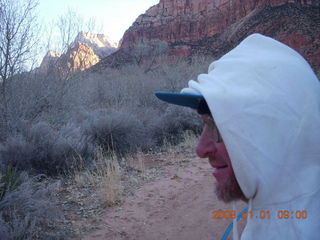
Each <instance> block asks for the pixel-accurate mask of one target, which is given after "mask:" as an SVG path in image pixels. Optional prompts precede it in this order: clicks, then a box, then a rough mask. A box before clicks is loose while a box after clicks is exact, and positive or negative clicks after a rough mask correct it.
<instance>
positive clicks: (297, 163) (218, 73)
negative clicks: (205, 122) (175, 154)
mask: <svg viewBox="0 0 320 240" xmlns="http://www.w3.org/2000/svg"><path fill="white" fill-rule="evenodd" d="M183 91H185V92H189V93H190V92H194V93H200V94H201V95H203V96H204V98H205V99H206V101H207V103H208V106H209V108H210V111H211V113H212V115H213V117H214V120H215V122H216V124H217V127H218V129H219V131H220V133H221V135H222V138H223V139H224V143H225V145H226V148H227V151H228V153H229V156H230V159H231V162H232V166H233V169H234V172H235V176H236V178H237V180H238V182H239V185H240V187H241V189H242V191H243V193H244V195H245V196H246V198H247V199H250V201H249V210H250V209H251V211H252V217H251V216H250V217H249V216H248V219H247V225H246V227H245V229H244V231H243V233H242V236H241V239H242V240H259V239H263V240H267V239H270V240H275V239H281V240H282V239H290V240H292V239H299V240H301V239H308V240H316V239H320V83H319V80H318V79H317V77H316V76H315V74H314V72H313V71H312V69H311V68H310V66H309V64H308V63H307V62H306V61H305V60H304V58H303V57H302V56H300V55H299V54H298V53H297V52H296V51H294V50H293V49H291V48H289V47H288V46H286V45H284V44H282V43H280V42H278V41H276V40H274V39H272V38H269V37H265V36H263V35H260V34H253V35H250V36H249V37H247V38H246V39H244V40H243V41H242V42H241V43H240V44H239V45H238V46H237V47H236V48H234V49H233V50H232V51H230V52H229V53H227V54H226V55H224V56H223V57H221V58H220V59H219V60H217V61H215V62H213V63H212V64H211V65H210V66H209V70H208V74H200V75H199V76H198V81H193V80H191V81H189V88H188V89H185V90H183ZM263 211H264V212H267V211H270V219H268V218H264V219H263V218H261V217H260V216H261V215H260V214H261V213H263ZM281 211H287V212H281ZM301 211H305V212H304V213H307V216H303V217H301V214H300V213H301ZM283 213H285V214H288V213H289V217H286V216H284V215H283ZM286 218H288V219H286ZM302 218H303V219H302Z"/></svg>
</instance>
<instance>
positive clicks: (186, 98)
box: [154, 91, 204, 109]
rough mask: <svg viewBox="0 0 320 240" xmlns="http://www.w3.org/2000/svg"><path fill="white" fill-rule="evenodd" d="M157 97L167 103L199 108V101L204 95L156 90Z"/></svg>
mask: <svg viewBox="0 0 320 240" xmlns="http://www.w3.org/2000/svg"><path fill="white" fill-rule="evenodd" d="M154 94H155V95H156V96H157V98H159V99H160V100H162V101H165V102H167V103H171V104H175V105H179V106H184V107H190V108H193V109H198V106H199V103H200V101H201V100H203V99H204V97H203V96H202V95H198V94H190V93H177V92H159V91H157V92H155V93H154Z"/></svg>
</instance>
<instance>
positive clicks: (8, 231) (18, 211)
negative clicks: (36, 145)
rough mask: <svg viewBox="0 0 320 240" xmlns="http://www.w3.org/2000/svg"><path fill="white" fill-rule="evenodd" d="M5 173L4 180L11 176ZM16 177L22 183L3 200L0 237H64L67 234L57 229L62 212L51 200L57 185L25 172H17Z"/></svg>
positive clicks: (10, 239) (27, 238)
mask: <svg viewBox="0 0 320 240" xmlns="http://www.w3.org/2000/svg"><path fill="white" fill-rule="evenodd" d="M6 174H8V172H7V173H4V176H2V177H1V179H2V181H3V180H4V179H7V180H8V179H10V177H8V176H6ZM9 174H11V173H9ZM17 176H18V177H17ZM16 177H17V179H19V183H20V185H19V186H17V187H16V188H15V189H14V190H12V191H8V192H6V194H5V195H4V196H3V199H1V201H0V239H5V240H17V239H24V240H25V239H26V240H29V239H30V240H31V239H64V238H65V235H66V234H67V233H66V232H65V231H60V233H58V231H57V230H58V222H60V221H62V220H63V215H62V213H61V212H60V211H59V209H58V208H57V205H56V204H55V203H54V202H53V199H52V198H53V193H54V192H55V188H56V187H57V185H56V184H48V185H45V184H44V183H39V182H37V181H36V179H35V178H33V179H32V178H29V177H28V175H27V174H25V173H21V174H19V173H17V172H16ZM9 182H10V181H9ZM9 182H7V184H9Z"/></svg>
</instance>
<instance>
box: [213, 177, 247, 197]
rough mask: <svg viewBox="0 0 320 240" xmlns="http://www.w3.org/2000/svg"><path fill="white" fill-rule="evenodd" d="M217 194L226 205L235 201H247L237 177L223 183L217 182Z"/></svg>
mask: <svg viewBox="0 0 320 240" xmlns="http://www.w3.org/2000/svg"><path fill="white" fill-rule="evenodd" d="M215 192H216V194H217V197H218V199H219V200H221V201H223V202H225V203H229V202H231V201H235V200H244V201H246V200H247V199H246V198H245V196H244V194H243V192H242V190H241V188H240V186H239V184H238V182H237V180H236V179H235V177H234V178H229V179H228V180H225V181H222V182H221V181H220V182H217V183H216V188H215Z"/></svg>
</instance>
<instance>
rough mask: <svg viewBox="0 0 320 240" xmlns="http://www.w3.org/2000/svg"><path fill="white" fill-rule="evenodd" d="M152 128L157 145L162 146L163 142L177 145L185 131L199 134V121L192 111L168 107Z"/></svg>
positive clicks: (173, 106) (172, 106)
mask: <svg viewBox="0 0 320 240" xmlns="http://www.w3.org/2000/svg"><path fill="white" fill-rule="evenodd" d="M153 127H154V129H153V131H152V132H153V135H154V138H155V140H156V142H157V144H158V145H162V144H163V143H164V142H165V141H168V142H169V143H171V144H178V143H179V142H181V140H183V134H184V132H185V131H187V130H191V131H192V132H193V133H195V134H199V133H200V131H201V121H200V119H199V118H198V117H197V114H196V113H194V112H192V110H190V109H188V108H182V107H179V106H175V105H169V106H168V108H167V109H166V110H165V112H164V113H163V115H162V116H159V117H158V119H155V124H154V126H153Z"/></svg>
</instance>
